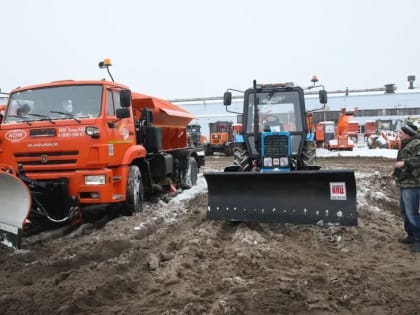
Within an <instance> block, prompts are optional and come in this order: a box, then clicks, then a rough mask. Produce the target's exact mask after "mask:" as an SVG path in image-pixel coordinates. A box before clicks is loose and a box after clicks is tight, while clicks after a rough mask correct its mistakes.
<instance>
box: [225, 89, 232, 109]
mask: <svg viewBox="0 0 420 315" xmlns="http://www.w3.org/2000/svg"><path fill="white" fill-rule="evenodd" d="M223 104H224V105H225V106H228V105H231V104H232V93H231V92H225V94H223Z"/></svg>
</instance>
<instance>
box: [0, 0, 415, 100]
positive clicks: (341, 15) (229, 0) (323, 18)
mask: <svg viewBox="0 0 420 315" xmlns="http://www.w3.org/2000/svg"><path fill="white" fill-rule="evenodd" d="M0 10H1V11H0V17H1V25H2V27H1V50H0V56H1V59H0V71H1V72H0V73H1V75H0V88H1V89H2V91H3V92H6V91H9V90H11V89H12V88H14V87H16V86H23V85H28V84H37V83H42V82H48V81H54V80H62V79H100V78H104V77H108V76H107V74H106V71H104V70H100V69H99V68H98V62H99V61H100V60H101V59H103V58H105V57H109V58H111V60H112V63H113V67H112V68H111V71H112V74H113V76H114V79H115V80H116V81H119V82H121V83H124V84H126V85H128V86H129V87H130V88H131V89H132V90H134V91H137V92H141V93H144V94H149V95H154V96H157V97H161V98H167V99H174V98H192V97H208V96H219V95H222V94H223V92H224V91H225V90H226V89H227V88H236V89H240V90H244V89H246V88H247V87H249V86H250V85H251V84H252V80H253V79H256V80H257V81H260V82H285V81H293V82H295V83H296V84H298V85H301V86H308V85H310V84H311V83H310V78H311V76H312V75H314V74H316V75H318V77H319V79H320V83H322V84H324V85H325V87H326V88H327V89H328V90H337V89H345V88H346V87H348V88H350V89H358V88H361V89H363V88H375V87H382V86H383V85H384V84H388V83H395V84H396V85H397V87H398V88H399V89H406V88H407V87H408V83H407V76H408V75H411V74H413V75H417V80H416V82H415V85H420V84H419V83H418V81H420V49H419V48H420V1H418V0H398V1H396V0H293V1H290V0H287V1H286V0H258V1H256V0H254V1H251V0H201V1H200V0H120V1H109V0H71V1H70V0H68V1H65V0H36V1H34V0H6V1H2V4H1V9H0Z"/></svg>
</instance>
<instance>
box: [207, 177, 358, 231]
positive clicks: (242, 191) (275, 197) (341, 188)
mask: <svg viewBox="0 0 420 315" xmlns="http://www.w3.org/2000/svg"><path fill="white" fill-rule="evenodd" d="M204 177H205V179H206V181H207V187H208V209H207V217H208V218H210V219H220V220H229V221H259V222H281V223H294V224H311V225H344V226H355V225H357V203H356V181H355V176H354V171H353V170H322V171H319V170H318V171H294V172H275V173H274V172H273V173H258V172H205V173H204Z"/></svg>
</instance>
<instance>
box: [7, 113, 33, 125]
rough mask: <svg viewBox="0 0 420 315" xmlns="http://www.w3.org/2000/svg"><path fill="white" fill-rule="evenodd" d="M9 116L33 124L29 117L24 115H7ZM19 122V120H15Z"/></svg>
mask: <svg viewBox="0 0 420 315" xmlns="http://www.w3.org/2000/svg"><path fill="white" fill-rule="evenodd" d="M7 117H13V118H21V119H22V121H24V122H26V123H27V124H28V125H29V126H30V125H31V120H28V117H26V116H22V115H7ZM13 122H18V121H13Z"/></svg>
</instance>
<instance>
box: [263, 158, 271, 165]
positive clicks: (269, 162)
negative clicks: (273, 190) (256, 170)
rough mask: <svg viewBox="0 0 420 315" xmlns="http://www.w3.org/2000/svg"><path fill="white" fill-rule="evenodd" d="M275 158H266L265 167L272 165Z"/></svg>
mask: <svg viewBox="0 0 420 315" xmlns="http://www.w3.org/2000/svg"><path fill="white" fill-rule="evenodd" d="M272 166H273V160H272V159H271V158H270V157H266V158H264V167H272Z"/></svg>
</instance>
